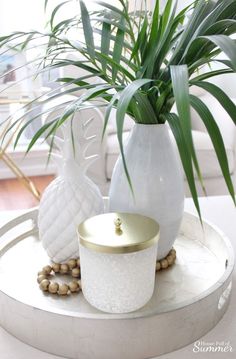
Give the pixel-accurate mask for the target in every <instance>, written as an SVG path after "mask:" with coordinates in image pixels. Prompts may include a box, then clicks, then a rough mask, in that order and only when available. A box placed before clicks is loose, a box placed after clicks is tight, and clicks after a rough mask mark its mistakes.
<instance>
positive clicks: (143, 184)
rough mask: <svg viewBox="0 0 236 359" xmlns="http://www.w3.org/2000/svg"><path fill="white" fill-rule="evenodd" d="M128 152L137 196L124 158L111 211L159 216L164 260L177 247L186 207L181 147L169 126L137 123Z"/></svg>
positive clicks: (118, 167)
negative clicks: (178, 148)
mask: <svg viewBox="0 0 236 359" xmlns="http://www.w3.org/2000/svg"><path fill="white" fill-rule="evenodd" d="M124 152H125V159H126V163H127V167H128V171H129V174H130V178H131V182H132V186H133V191H134V196H133V195H132V192H131V189H130V186H129V184H128V181H127V178H126V175H125V172H124V167H123V163H122V159H121V157H120V158H119V159H118V161H117V163H116V165H115V168H114V171H113V175H112V179H111V186H110V203H109V210H110V211H111V212H116V211H117V212H128V213H139V214H142V215H146V216H149V217H151V218H153V219H155V220H156V221H157V222H158V223H159V224H160V240H159V244H158V253H157V259H162V258H164V257H165V256H166V255H167V254H168V252H169V251H170V249H171V247H172V246H173V243H174V241H175V239H176V237H177V234H178V231H179V228H180V224H181V220H182V216H183V210H184V179H183V172H182V167H181V164H180V160H179V157H178V154H177V149H176V147H175V146H174V144H173V142H172V140H171V138H170V135H169V131H168V127H167V126H166V125H162V124H160V125H142V124H135V126H134V127H133V130H132V131H131V135H130V137H129V139H128V141H127V143H126V144H125V146H124Z"/></svg>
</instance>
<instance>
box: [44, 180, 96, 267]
mask: <svg viewBox="0 0 236 359" xmlns="http://www.w3.org/2000/svg"><path fill="white" fill-rule="evenodd" d="M102 212H103V200H102V197H101V194H100V192H99V190H98V189H97V186H96V185H94V184H93V182H92V181H90V180H89V178H88V177H86V176H81V175H80V176H79V177H78V178H73V179H69V180H68V179H65V178H63V177H62V176H59V177H57V178H56V179H55V180H54V181H52V182H51V184H50V185H49V186H48V187H47V189H46V191H45V192H44V194H43V197H42V200H41V203H40V208H39V235H40V238H41V240H42V245H43V247H44V249H45V250H46V251H47V254H48V256H49V257H50V258H51V259H52V260H53V261H54V262H60V263H61V262H65V261H67V260H68V259H70V258H78V257H79V241H78V237H77V234H76V227H77V226H78V225H79V224H80V223H81V222H82V221H84V220H85V219H87V218H89V217H91V216H94V215H97V214H100V213H102Z"/></svg>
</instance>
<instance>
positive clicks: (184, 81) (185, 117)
mask: <svg viewBox="0 0 236 359" xmlns="http://www.w3.org/2000/svg"><path fill="white" fill-rule="evenodd" d="M170 71H171V78H172V86H173V92H174V97H175V101H176V107H177V110H178V114H179V118H180V125H181V127H182V131H183V135H184V138H185V141H186V144H187V146H188V150H189V152H190V153H191V157H192V159H193V163H194V167H195V169H196V172H197V176H198V179H199V181H200V183H201V186H202V189H203V191H204V192H205V188H204V184H203V180H202V175H201V171H200V168H199V165H198V160H197V157H196V153H195V149H194V144H193V137H192V128H191V115H190V101H189V84H188V69H187V66H186V65H179V66H171V69H170Z"/></svg>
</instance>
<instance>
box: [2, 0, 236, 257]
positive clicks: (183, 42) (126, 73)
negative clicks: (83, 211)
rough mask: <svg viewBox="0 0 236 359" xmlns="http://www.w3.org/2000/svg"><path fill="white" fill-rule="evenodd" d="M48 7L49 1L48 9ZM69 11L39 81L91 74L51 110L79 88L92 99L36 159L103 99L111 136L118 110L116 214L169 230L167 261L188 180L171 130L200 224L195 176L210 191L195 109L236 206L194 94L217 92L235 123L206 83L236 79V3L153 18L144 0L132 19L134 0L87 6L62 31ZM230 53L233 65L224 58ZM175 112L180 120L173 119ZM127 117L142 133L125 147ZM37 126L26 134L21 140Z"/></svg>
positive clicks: (235, 115)
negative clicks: (51, 75) (75, 71)
mask: <svg viewBox="0 0 236 359" xmlns="http://www.w3.org/2000/svg"><path fill="white" fill-rule="evenodd" d="M47 3H48V1H45V5H46V6H47ZM66 3H67V2H65V3H61V4H60V5H58V6H57V7H56V8H55V9H54V10H53V11H52V13H51V18H50V30H49V31H48V32H47V33H46V34H43V36H44V37H46V39H47V40H48V41H47V47H46V50H45V53H44V54H43V61H42V63H41V65H42V66H41V68H39V69H38V72H40V71H47V70H51V69H53V68H57V67H64V66H68V65H73V66H76V67H77V68H79V69H83V70H85V71H86V72H87V74H86V75H84V76H82V77H80V78H60V79H58V80H59V81H60V82H61V83H63V85H73V87H72V88H69V89H68V88H66V87H65V89H64V90H63V91H62V92H61V93H60V94H57V95H55V94H54V93H53V95H52V96H51V97H50V95H49V97H47V98H46V99H42V102H43V103H45V102H49V101H50V100H51V99H52V98H54V97H55V96H62V95H64V94H68V93H73V91H77V90H78V87H79V88H80V89H83V90H86V92H85V93H84V94H83V95H81V96H80V97H79V98H77V99H76V100H75V101H73V102H72V103H70V104H69V105H68V106H67V107H66V109H65V110H64V111H63V113H62V115H61V116H59V117H57V118H55V119H54V120H53V121H51V122H50V123H46V124H45V125H44V126H42V127H41V129H40V130H39V131H38V132H37V133H36V134H35V135H34V137H33V138H32V140H31V142H30V144H29V147H28V150H30V149H31V148H32V146H33V145H34V143H35V142H36V141H37V139H38V138H39V137H40V136H41V135H42V134H43V133H46V137H48V136H50V135H54V134H55V133H56V131H57V129H58V128H59V127H60V126H61V125H62V124H63V123H64V122H65V121H67V120H68V119H69V118H70V117H71V116H73V113H74V112H75V111H76V110H77V109H78V108H81V107H83V106H86V101H91V100H92V101H94V100H95V99H102V100H103V102H104V103H106V114H105V119H104V132H105V130H106V126H107V123H108V121H109V115H110V112H111V109H112V108H113V107H115V108H116V109H117V112H116V123H117V136H118V141H119V145H120V150H121V159H120V160H119V161H118V163H117V165H116V168H115V170H114V174H113V178H112V183H111V191H110V194H111V206H110V208H111V209H112V210H126V211H136V212H139V213H142V214H148V215H151V216H152V217H154V218H156V219H157V220H158V221H159V222H160V224H161V231H162V234H161V236H162V238H161V241H160V245H161V246H162V245H164V242H165V243H167V245H166V246H165V248H162V250H161V256H164V255H165V254H166V253H167V252H168V250H169V248H170V247H171V246H172V243H173V241H174V239H175V237H176V234H177V231H178V228H179V225H180V221H181V216H182V213H183V199H184V195H183V184H182V177H181V172H180V169H179V166H178V163H177V159H176V157H175V153H174V150H173V148H172V144H171V141H170V139H169V133H168V130H167V125H166V124H168V125H169V127H170V130H171V131H172V133H173V135H174V138H175V140H176V143H177V146H178V150H179V154H180V158H181V161H182V165H183V168H184V172H185V175H186V178H187V181H188V184H189V188H190V191H191V194H192V197H193V200H194V203H195V206H196V208H197V211H198V213H199V216H200V208H199V203H198V195H197V190H196V186H195V179H194V176H195V174H196V176H197V178H198V179H199V180H200V183H201V184H202V187H203V188H204V184H203V182H202V176H201V170H200V168H199V165H198V160H197V157H196V154H195V149H194V144H193V139H192V133H191V116H190V106H192V107H193V108H194V109H195V110H196V111H197V112H198V114H199V115H200V117H201V119H202V121H203V123H204V125H205V127H206V129H207V131H208V133H209V136H210V138H211V140H212V143H213V146H214V149H215V152H216V155H217V157H218V160H219V164H220V167H221V170H222V173H223V176H224V178H225V182H226V185H227V187H228V190H229V193H230V195H231V196H232V198H233V200H234V202H235V193H234V188H233V184H232V181H231V177H230V173H229V166H228V160H227V156H226V151H225V147H224V143H223V140H222V136H221V133H220V130H219V128H218V126H217V123H216V121H215V119H214V117H213V116H212V114H211V112H210V111H209V109H208V107H207V105H206V104H205V103H203V102H202V101H201V99H200V98H198V97H197V96H195V95H193V94H191V95H190V92H189V88H190V87H192V86H197V87H199V88H201V89H204V90H205V91H207V92H209V93H210V94H211V95H213V96H214V97H215V98H216V99H217V100H218V101H219V102H220V104H221V105H222V106H223V107H224V109H225V110H226V111H227V112H228V113H229V115H230V117H231V118H232V120H233V121H234V123H236V107H235V105H234V103H233V102H232V101H231V100H230V98H229V97H228V96H227V95H226V94H225V93H224V92H223V91H222V90H221V89H220V88H218V87H217V86H216V85H213V84H212V83H209V82H208V81H207V80H208V79H209V78H212V77H213V76H217V75H220V74H225V73H231V72H235V70H236V44H235V41H234V40H233V39H232V38H231V37H230V35H232V34H234V33H235V30H236V20H235V18H236V2H235V0H225V1H221V0H218V1H217V0H215V1H214V0H196V1H194V2H193V3H192V4H191V5H190V6H187V7H186V8H184V9H183V10H182V11H181V12H179V13H177V12H176V9H177V2H174V1H173V0H167V1H166V4H165V7H164V9H163V10H162V11H161V10H160V2H159V0H156V2H155V6H154V9H153V11H150V10H149V9H147V6H146V2H145V1H142V6H141V7H140V8H139V9H136V10H135V11H132V12H129V1H126V0H118V1H117V3H118V5H117V6H114V5H110V4H108V3H105V2H103V1H97V4H99V5H100V7H101V9H100V10H98V11H93V12H89V11H88V10H87V7H86V5H85V2H84V1H82V0H81V1H79V3H80V15H78V16H77V15H76V16H74V17H73V18H70V19H67V20H63V21H61V22H56V21H55V16H56V13H57V12H58V11H59V10H60V9H61V7H63V6H66ZM71 30H76V31H77V34H78V37H77V38H76V39H75V38H73V39H72V38H71V37H70V33H71ZM39 36H42V34H40V33H39V32H30V33H28V34H25V33H21V32H19V33H15V34H11V35H9V36H8V37H3V38H1V43H2V44H3V45H6V43H7V44H9V42H11V41H14V40H15V41H16V40H17V41H18V42H20V43H21V46H22V47H23V48H26V47H27V46H29V44H30V43H32V41H34V39H35V38H37V37H39ZM19 39H20V41H19ZM21 39H22V40H21ZM68 51H69V52H73V53H75V54H78V55H80V56H82V58H81V57H80V58H79V57H78V59H75V60H69V59H66V58H65V56H64V54H65V53H66V52H68ZM221 52H224V53H225V54H226V55H227V57H228V60H221V59H219V58H218V57H217V58H216V56H217V55H219V54H220V53H221ZM213 61H218V62H221V63H222V64H223V65H224V68H223V69H222V70H215V71H214V70H212V69H211V63H212V62H213ZM205 65H209V67H208V70H207V71H205V72H203V73H201V69H202V68H203V67H204V66H205ZM96 78H100V79H101V83H100V84H98V83H97V82H96V83H95V81H94V83H91V79H96ZM174 103H176V107H177V114H176V113H173V112H172V107H173V104H174ZM94 106H96V104H94ZM100 106H103V103H102V104H101V103H100ZM126 114H128V115H129V116H131V117H132V118H133V119H134V121H135V123H136V125H135V126H134V130H133V132H132V134H131V137H130V140H129V143H128V144H127V146H126V147H125V148H124V146H123V140H122V132H123V124H124V118H125V115H126ZM34 119H35V118H32V119H31V120H30V121H28V122H27V123H26V124H24V125H23V126H22V127H21V129H20V131H19V134H18V137H17V140H18V139H19V136H20V135H21V134H22V132H23V131H24V130H25V128H26V127H27V125H28V124H29V123H30V122H31V121H33V120H34ZM16 124H17V122H16V123H15V125H16ZM17 140H16V142H17ZM155 162H156V165H155ZM164 237H165V238H164Z"/></svg>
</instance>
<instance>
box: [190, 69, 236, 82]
mask: <svg viewBox="0 0 236 359" xmlns="http://www.w3.org/2000/svg"><path fill="white" fill-rule="evenodd" d="M233 72H234V71H233V70H231V69H222V70H215V71H210V72H206V73H204V74H202V75H199V76H197V77H194V78H193V79H192V81H203V80H206V79H209V78H212V77H214V76H219V75H224V74H232V73H233Z"/></svg>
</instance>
